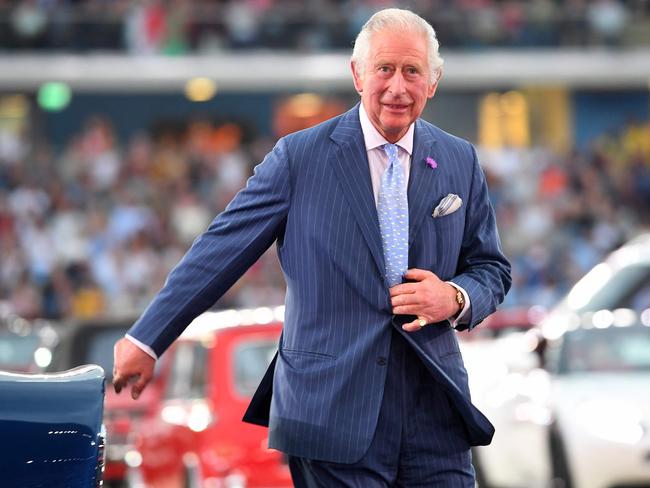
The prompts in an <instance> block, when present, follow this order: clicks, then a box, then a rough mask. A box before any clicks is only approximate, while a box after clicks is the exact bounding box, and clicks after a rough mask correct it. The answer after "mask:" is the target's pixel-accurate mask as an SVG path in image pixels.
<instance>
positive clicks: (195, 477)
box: [183, 466, 202, 488]
mask: <svg viewBox="0 0 650 488" xmlns="http://www.w3.org/2000/svg"><path fill="white" fill-rule="evenodd" d="M183 481H184V487H185V488H201V486H202V484H201V477H200V476H199V471H198V469H197V468H196V467H192V466H186V467H185V474H184V476H183Z"/></svg>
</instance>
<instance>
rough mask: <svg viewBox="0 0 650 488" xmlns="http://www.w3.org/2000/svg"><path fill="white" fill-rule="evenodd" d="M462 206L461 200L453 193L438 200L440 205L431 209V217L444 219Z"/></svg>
mask: <svg viewBox="0 0 650 488" xmlns="http://www.w3.org/2000/svg"><path fill="white" fill-rule="evenodd" d="M462 204H463V199H462V198H460V197H459V196H458V195H456V194H454V193H450V194H449V195H447V196H446V197H445V198H443V199H442V200H440V203H439V204H438V206H437V207H436V208H434V209H433V213H432V214H431V215H432V216H433V217H444V216H445V215H449V214H452V213H454V212H455V211H456V210H458V209H459V208H460V207H461V205H462Z"/></svg>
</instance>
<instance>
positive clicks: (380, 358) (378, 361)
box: [377, 356, 386, 366]
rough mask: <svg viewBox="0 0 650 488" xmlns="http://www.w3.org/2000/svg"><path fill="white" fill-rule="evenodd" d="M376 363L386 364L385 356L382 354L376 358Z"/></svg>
mask: <svg viewBox="0 0 650 488" xmlns="http://www.w3.org/2000/svg"><path fill="white" fill-rule="evenodd" d="M377 364H378V365H379V366H386V358H385V357H384V356H379V357H378V358H377Z"/></svg>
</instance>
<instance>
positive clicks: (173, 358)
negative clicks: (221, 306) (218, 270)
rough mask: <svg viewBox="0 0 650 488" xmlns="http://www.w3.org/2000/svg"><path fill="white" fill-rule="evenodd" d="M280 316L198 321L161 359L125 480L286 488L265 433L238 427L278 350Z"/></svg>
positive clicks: (241, 313)
mask: <svg viewBox="0 0 650 488" xmlns="http://www.w3.org/2000/svg"><path fill="white" fill-rule="evenodd" d="M282 319H283V308H282V307H279V308H277V309H270V308H261V309H256V310H227V311H221V312H206V313H204V314H202V315H200V316H199V317H198V318H197V319H196V320H195V321H194V322H193V323H192V324H191V325H190V326H189V327H188V328H187V330H186V331H185V332H184V333H183V334H182V336H181V338H180V339H179V340H178V341H177V342H176V343H175V344H174V345H173V346H172V348H170V349H169V350H168V351H167V352H165V354H164V355H163V356H162V358H161V361H159V362H160V363H161V366H160V367H161V368H162V369H163V370H165V369H167V371H163V373H161V374H168V376H167V378H168V380H167V385H166V389H165V393H164V399H163V401H162V402H161V403H160V406H159V411H158V414H157V415H154V416H152V417H148V418H146V419H144V420H143V422H141V423H140V424H139V426H138V429H137V431H136V432H135V435H134V441H133V444H134V445H135V447H136V451H134V452H133V453H130V455H128V456H127V458H128V460H129V461H130V462H131V465H132V471H131V476H130V479H131V480H138V481H139V482H140V484H141V485H142V486H147V487H151V488H154V487H155V488H158V487H166V488H172V487H174V488H179V487H183V488H193V487H199V486H200V487H207V488H210V487H212V488H217V487H229V488H252V487H268V488H271V487H278V488H280V487H291V486H293V485H292V482H291V476H290V473H289V468H288V466H287V464H286V460H285V458H284V456H283V454H282V453H280V452H278V451H275V450H273V449H268V447H267V443H268V442H267V436H268V432H267V429H266V428H263V427H259V426H256V425H251V424H246V423H244V422H242V417H243V415H244V411H245V410H246V407H247V406H248V403H249V400H250V398H251V397H252V395H253V393H254V392H255V389H256V388H257V385H258V383H259V381H260V380H261V378H262V376H263V375H264V372H265V370H266V368H267V366H268V365H269V363H270V362H271V360H272V358H273V355H274V354H275V351H276V350H277V347H278V340H279V337H280V332H281V330H282Z"/></svg>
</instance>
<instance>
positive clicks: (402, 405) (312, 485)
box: [289, 329, 475, 488]
mask: <svg viewBox="0 0 650 488" xmlns="http://www.w3.org/2000/svg"><path fill="white" fill-rule="evenodd" d="M391 335H392V338H391V348H390V357H389V360H388V364H387V375H386V386H385V388H384V396H383V398H382V404H381V409H380V412H379V419H378V421H377V428H376V430H375V434H374V437H373V439H372V442H371V444H370V447H369V449H368V450H367V451H366V453H365V454H364V456H363V457H362V458H361V459H360V460H359V461H358V462H356V463H351V464H341V463H331V462H320V461H314V460H312V459H305V458H297V457H290V458H289V466H290V468H291V474H292V478H293V480H294V484H295V486H296V488H329V487H333V486H336V487H339V488H358V487H363V488H388V487H396V488H399V487H404V488H433V487H439V488H449V487H454V488H474V485H475V479H474V468H473V467H472V462H471V453H470V450H469V448H470V446H469V443H468V442H467V439H466V435H465V432H464V425H463V422H462V421H461V420H460V417H459V415H458V413H457V412H456V411H455V409H454V407H453V406H452V405H451V403H450V402H449V400H448V397H447V395H445V393H444V391H443V390H442V389H441V388H439V387H438V386H437V385H436V384H435V383H434V384H432V383H431V381H430V375H429V372H428V371H427V370H426V368H425V367H424V364H423V363H422V361H420V359H419V358H418V357H417V356H415V355H413V354H411V349H410V346H409V345H408V343H407V342H406V341H405V340H404V338H403V337H402V336H401V335H400V334H399V332H397V330H395V329H393V331H392V334H391Z"/></svg>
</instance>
